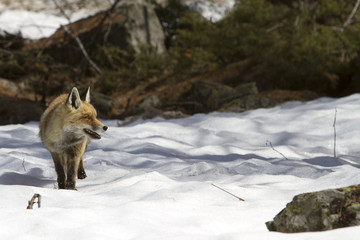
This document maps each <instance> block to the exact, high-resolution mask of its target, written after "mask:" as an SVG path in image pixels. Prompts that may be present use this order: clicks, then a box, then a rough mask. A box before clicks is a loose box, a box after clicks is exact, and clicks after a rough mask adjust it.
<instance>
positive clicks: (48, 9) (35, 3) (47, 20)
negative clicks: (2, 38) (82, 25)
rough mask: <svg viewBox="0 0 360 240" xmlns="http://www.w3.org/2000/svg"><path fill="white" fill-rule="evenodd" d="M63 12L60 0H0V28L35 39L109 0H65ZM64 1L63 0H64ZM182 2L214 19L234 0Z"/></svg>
mask: <svg viewBox="0 0 360 240" xmlns="http://www.w3.org/2000/svg"><path fill="white" fill-rule="evenodd" d="M68 1H69V2H72V3H71V4H65V5H64V6H62V7H63V10H64V12H65V15H64V13H63V12H62V11H60V9H59V8H58V7H57V6H56V4H55V3H58V4H61V3H63V2H61V1H54V0H22V1H21V2H20V3H19V2H18V1H10V2H8V1H5V2H6V4H7V5H4V3H1V0H0V31H6V32H8V33H12V34H18V33H20V34H21V35H22V36H23V37H24V38H27V39H32V40H37V39H40V38H45V37H49V36H51V35H52V34H53V33H55V31H56V30H57V29H58V28H59V27H60V26H61V25H66V24H68V23H69V21H70V22H75V21H77V20H79V19H82V18H85V17H88V16H90V15H93V14H95V13H97V12H99V11H103V10H106V9H108V8H110V6H111V3H112V2H113V1H112V0H111V1H103V2H101V1H93V0H90V1H85V2H84V0H68ZM3 2H4V1H3ZM65 3H66V2H65ZM184 4H186V5H187V6H189V7H190V8H191V9H193V10H195V11H197V12H199V13H201V14H202V15H203V16H204V17H205V18H207V19H209V20H211V21H213V22H216V21H219V20H221V19H222V18H224V16H226V14H227V12H228V11H230V10H231V9H232V8H233V7H234V5H235V0H196V1H194V0H191V1H188V0H184Z"/></svg>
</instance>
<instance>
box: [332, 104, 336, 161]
mask: <svg viewBox="0 0 360 240" xmlns="http://www.w3.org/2000/svg"><path fill="white" fill-rule="evenodd" d="M336 115H337V109H336V108H335V116H334V124H333V127H334V158H336Z"/></svg>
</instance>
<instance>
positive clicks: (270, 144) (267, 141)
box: [266, 140, 289, 160]
mask: <svg viewBox="0 0 360 240" xmlns="http://www.w3.org/2000/svg"><path fill="white" fill-rule="evenodd" d="M268 145H269V146H270V147H271V148H272V150H274V151H275V152H277V153H279V154H280V155H281V156H282V157H283V158H284V159H285V160H289V159H288V158H287V157H285V155H284V154H282V153H281V152H280V151H278V150H276V149H275V148H274V146H273V145H272V143H271V142H270V141H269V140H266V146H268Z"/></svg>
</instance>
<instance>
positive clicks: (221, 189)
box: [211, 183, 245, 202]
mask: <svg viewBox="0 0 360 240" xmlns="http://www.w3.org/2000/svg"><path fill="white" fill-rule="evenodd" d="M211 185H213V186H214V187H216V188H218V189H220V190H221V191H224V192H226V193H227V194H230V195H231V196H233V197H235V198H237V199H239V200H240V201H244V202H245V200H244V199H242V198H241V197H238V196H236V195H235V194H232V193H231V192H228V191H226V190H225V189H223V188H221V187H219V186H216V185H215V184H213V183H212V184H211Z"/></svg>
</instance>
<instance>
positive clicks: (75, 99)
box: [66, 87, 81, 109]
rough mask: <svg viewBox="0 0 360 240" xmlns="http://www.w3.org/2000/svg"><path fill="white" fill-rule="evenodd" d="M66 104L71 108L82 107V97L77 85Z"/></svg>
mask: <svg viewBox="0 0 360 240" xmlns="http://www.w3.org/2000/svg"><path fill="white" fill-rule="evenodd" d="M66 104H67V106H68V107H69V108H75V109H78V108H79V107H80V105H81V99H80V95H79V91H78V90H77V88H76V87H73V89H72V90H71V92H70V94H69V96H68V99H67V102H66Z"/></svg>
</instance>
